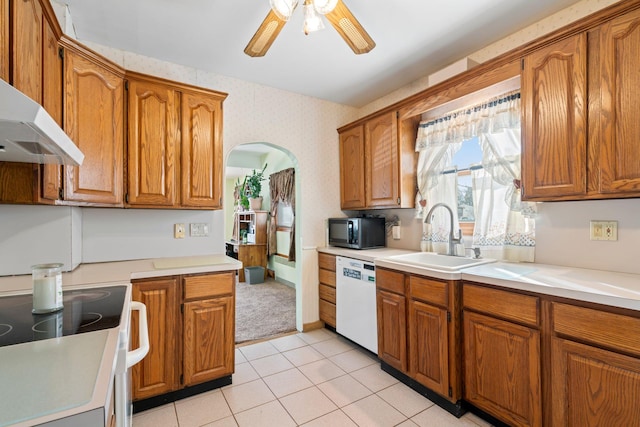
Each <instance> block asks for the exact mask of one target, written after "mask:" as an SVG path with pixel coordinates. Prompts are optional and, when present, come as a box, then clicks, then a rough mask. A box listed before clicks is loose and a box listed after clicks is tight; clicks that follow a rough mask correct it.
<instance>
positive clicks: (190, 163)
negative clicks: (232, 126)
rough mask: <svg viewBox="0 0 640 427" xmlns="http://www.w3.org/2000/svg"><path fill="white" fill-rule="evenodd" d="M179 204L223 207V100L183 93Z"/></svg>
mask: <svg viewBox="0 0 640 427" xmlns="http://www.w3.org/2000/svg"><path fill="white" fill-rule="evenodd" d="M181 178H182V205H183V206H187V207H199V208H221V207H222V101H220V100H218V99H216V98H214V97H212V96H207V95H204V94H196V93H189V92H184V93H183V94H182V173H181Z"/></svg>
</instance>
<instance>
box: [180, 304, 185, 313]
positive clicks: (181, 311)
mask: <svg viewBox="0 0 640 427" xmlns="http://www.w3.org/2000/svg"><path fill="white" fill-rule="evenodd" d="M180 313H183V314H184V304H180Z"/></svg>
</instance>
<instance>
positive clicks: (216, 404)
mask: <svg viewBox="0 0 640 427" xmlns="http://www.w3.org/2000/svg"><path fill="white" fill-rule="evenodd" d="M175 406H176V413H177V414H178V423H179V424H180V427H199V426H201V425H203V424H206V423H210V422H213V421H217V420H220V419H222V418H225V417H228V416H230V415H232V414H231V410H230V409H229V406H228V405H227V401H226V400H225V398H224V396H223V395H222V392H221V391H220V390H214V391H209V392H206V393H202V394H199V395H197V396H193V397H189V398H187V399H182V400H178V401H177V402H175Z"/></svg>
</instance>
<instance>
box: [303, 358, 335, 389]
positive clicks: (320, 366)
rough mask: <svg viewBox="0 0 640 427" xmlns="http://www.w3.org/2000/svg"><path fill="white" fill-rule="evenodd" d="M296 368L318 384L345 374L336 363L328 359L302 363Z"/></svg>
mask: <svg viewBox="0 0 640 427" xmlns="http://www.w3.org/2000/svg"><path fill="white" fill-rule="evenodd" d="M298 369H300V372H302V373H303V374H304V376H305V377H307V378H309V379H310V380H311V382H312V383H314V384H320V383H323V382H325V381H329V380H332V379H334V378H336V377H339V376H341V375H345V374H346V372H344V371H343V370H342V369H340V368H339V367H338V365H336V364H335V363H333V362H332V361H330V360H328V359H322V360H318V361H317V362H312V363H309V364H307V365H302V366H300V367H298Z"/></svg>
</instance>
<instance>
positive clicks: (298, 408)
mask: <svg viewBox="0 0 640 427" xmlns="http://www.w3.org/2000/svg"><path fill="white" fill-rule="evenodd" d="M280 403H282V406H284V407H285V409H286V410H287V412H289V414H290V415H291V416H292V417H293V419H294V420H295V421H296V422H297V423H298V424H304V423H306V422H308V421H311V420H313V419H315V418H318V417H321V416H323V415H325V414H328V413H329V412H332V411H335V410H336V409H337V407H336V405H334V404H333V402H331V400H329V398H328V397H327V396H325V395H324V394H322V392H321V391H320V390H318V388H317V387H311V388H308V389H305V390H302V391H299V392H297V393H293V394H290V395H288V396H285V397H283V398H282V399H280Z"/></svg>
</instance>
